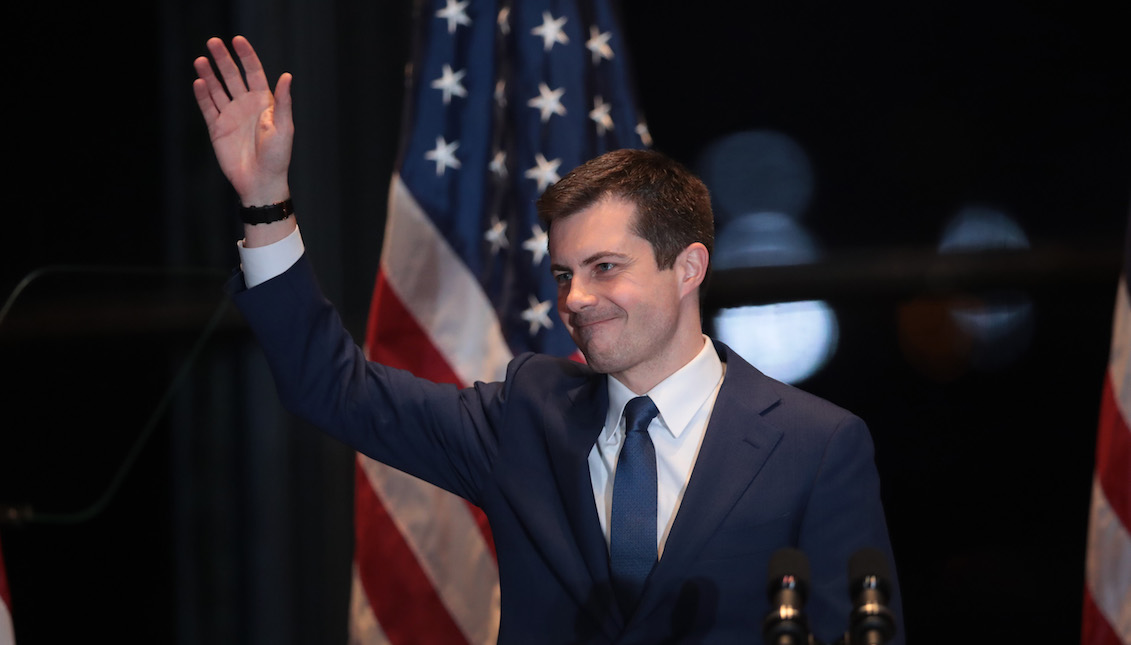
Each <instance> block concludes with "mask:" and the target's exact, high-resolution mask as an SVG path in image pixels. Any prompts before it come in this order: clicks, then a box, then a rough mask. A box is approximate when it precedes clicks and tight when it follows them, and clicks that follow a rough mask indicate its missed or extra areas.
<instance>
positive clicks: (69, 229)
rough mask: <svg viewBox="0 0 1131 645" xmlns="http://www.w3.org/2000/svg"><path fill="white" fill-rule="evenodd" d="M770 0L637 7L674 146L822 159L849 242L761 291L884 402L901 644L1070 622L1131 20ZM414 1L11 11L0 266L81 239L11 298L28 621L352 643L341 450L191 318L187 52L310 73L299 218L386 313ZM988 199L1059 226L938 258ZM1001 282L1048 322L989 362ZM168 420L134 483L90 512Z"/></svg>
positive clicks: (754, 285)
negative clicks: (774, 138) (803, 318)
mask: <svg viewBox="0 0 1131 645" xmlns="http://www.w3.org/2000/svg"><path fill="white" fill-rule="evenodd" d="M779 4H780V3H765V4H763V3H742V4H741V5H735V4H734V3H711V2H705V3H685V2H675V1H672V0H659V1H656V0H654V1H651V2H644V1H642V0H631V1H626V2H622V3H621V7H622V11H623V15H624V17H623V20H622V26H623V28H624V30H625V38H626V40H627V43H628V46H629V48H630V49H631V51H630V54H631V56H632V59H633V63H634V67H635V69H636V70H637V84H638V88H639V102H640V107H641V109H642V110H643V112H644V113H645V115H646V117H647V118H648V121H649V125H650V128H651V133H652V136H653V138H654V141H655V146H656V147H657V148H659V149H661V150H663V151H665V152H667V153H669V154H671V155H673V156H675V157H676V158H678V159H680V160H682V161H685V162H686V163H688V164H689V165H692V166H694V165H695V164H696V163H697V160H698V159H699V158H700V155H701V154H702V152H703V150H704V148H705V147H706V146H707V145H708V144H709V143H710V142H712V141H714V140H716V139H717V138H718V137H720V136H723V135H726V134H729V133H733V132H738V131H744V130H751V129H760V130H774V131H778V132H783V133H786V134H788V135H789V136H790V137H792V138H793V139H794V140H795V141H797V142H798V143H799V144H800V145H801V147H802V148H803V149H804V150H805V152H806V153H807V154H808V155H809V158H810V159H811V162H812V164H813V172H814V177H815V185H816V191H815V194H814V197H813V200H812V202H811V203H810V204H809V206H808V208H807V210H806V213H805V222H806V226H807V227H808V230H809V231H810V233H811V234H812V235H813V236H814V238H815V239H816V240H817V241H818V242H819V244H820V246H821V247H822V248H823V249H824V250H825V251H826V252H827V256H826V260H825V261H824V262H823V263H819V264H817V265H815V266H811V267H808V268H807V269H803V270H802V269H799V270H798V271H793V272H784V273H780V272H779V273H772V274H766V273H763V274H759V275H761V276H762V277H761V278H758V277H757V276H755V277H754V278H752V281H746V282H743V285H744V287H743V288H744V289H746V291H745V294H746V295H744V296H739V298H740V299H741V298H748V299H750V300H752V301H757V300H758V299H759V298H764V297H765V295H764V293H765V291H766V290H767V289H777V290H778V291H776V292H775V294H776V296H778V297H786V298H808V297H813V296H814V295H816V296H819V297H822V298H825V299H827V300H828V301H829V303H830V304H831V305H832V306H833V307H834V309H835V311H836V313H837V316H838V320H839V322H840V338H841V342H840V346H839V349H838V351H837V353H836V354H835V356H834V357H833V358H832V360H831V361H830V363H829V364H828V365H827V366H826V368H825V369H824V370H823V371H822V372H820V373H819V374H817V375H816V376H814V377H813V378H811V379H810V380H809V381H807V382H806V383H804V384H803V387H805V388H806V389H809V390H812V391H814V392H816V393H818V394H820V395H822V396H825V397H827V398H830V399H832V400H833V401H836V402H837V403H839V404H841V405H843V406H845V407H847V408H849V409H851V410H853V411H854V412H857V413H858V414H860V415H861V416H862V417H864V419H865V420H867V421H868V423H869V425H870V427H871V428H872V431H873V434H874V436H875V439H876V445H877V462H878V464H879V467H880V470H881V477H882V479H883V485H884V495H885V503H886V505H887V511H888V517H889V523H890V527H891V532H892V538H893V543H894V548H895V553H896V558H897V566H898V568H899V574H900V578H901V582H902V585H903V590H904V597H905V600H904V603H905V613H906V616H905V617H906V622H907V624H906V625H905V627H906V630H907V632H908V634H909V636H910V638H911V642H913V643H944V642H952V641H955V640H957V639H958V638H959V636H960V635H961V636H962V637H964V640H967V641H968V642H1000V641H1002V640H1005V639H1006V638H1008V639H1010V640H1014V641H1017V642H1041V643H1064V642H1072V641H1073V640H1074V639H1077V634H1078V630H1079V614H1080V600H1081V596H1082V587H1083V573H1082V572H1083V557H1084V539H1085V529H1086V523H1087V508H1088V501H1089V494H1090V486H1091V467H1092V453H1093V450H1094V437H1095V429H1096V423H1097V418H1098V408H1099V395H1100V391H1101V384H1102V379H1103V374H1104V368H1105V365H1106V361H1107V351H1108V346H1109V342H1110V329H1111V313H1112V305H1113V297H1114V293H1115V288H1116V280H1117V277H1118V276H1117V272H1118V262H1119V260H1120V257H1121V254H1122V249H1123V241H1122V240H1123V234H1124V230H1125V227H1126V226H1127V222H1128V214H1129V208H1128V197H1129V194H1131V120H1129V119H1128V115H1129V114H1131V74H1129V73H1128V72H1129V69H1128V67H1129V66H1128V61H1131V55H1129V52H1128V46H1127V42H1128V39H1127V37H1126V33H1125V32H1126V29H1125V22H1121V21H1120V20H1119V19H1117V16H1116V15H1115V13H1114V10H1106V9H1105V10H1101V9H1098V8H1095V7H1089V6H1087V5H1085V4H1083V3H1067V2H1065V3H1052V2H1047V3H1019V2H1005V1H1002V0H995V1H993V2H970V1H965V0H959V1H951V2H931V3H922V4H919V5H918V6H914V7H912V6H908V5H907V4H905V3H895V2H881V3H876V4H872V5H870V6H867V7H858V6H851V5H849V4H846V3H834V2H818V3H805V4H796V3H795V4H793V5H790V6H788V7H783V6H778V5H779ZM410 15H411V7H410V3H409V2H407V0H398V1H396V2H372V3H357V2H322V3H316V2H313V1H311V0H306V1H303V0H294V1H292V2H287V3H281V2H273V1H268V0H262V1H258V2H253V1H245V2H218V1H214V2H192V3H188V2H163V3H133V4H131V3H120V4H112V5H107V6H101V5H99V6H93V5H87V4H84V5H76V6H73V7H71V6H66V5H64V6H59V5H46V4H42V5H36V6H21V7H20V8H18V9H15V10H14V12H12V15H11V17H10V18H9V20H8V24H9V25H10V26H9V31H10V32H12V33H11V34H10V36H9V39H10V42H11V43H12V47H11V48H10V50H9V52H8V56H7V57H6V58H7V60H6V63H7V64H6V66H5V67H6V70H5V96H6V98H7V103H8V107H9V109H8V114H9V117H8V119H7V132H6V134H7V137H6V140H7V141H8V144H9V145H8V146H6V151H7V153H8V157H9V159H10V164H9V165H10V168H9V170H7V171H6V176H7V181H6V182H5V187H6V193H7V195H8V196H9V200H8V204H7V212H8V214H7V216H6V218H5V220H6V222H5V227H4V231H5V232H4V234H3V235H0V293H3V294H5V295H6V294H7V293H9V292H10V291H11V290H12V289H14V288H16V287H17V284H18V283H19V281H20V280H21V278H23V277H24V276H25V275H27V274H28V273H29V272H31V271H33V270H35V269H37V268H39V267H44V266H57V265H68V266H69V267H70V268H67V269H60V270H58V271H56V272H53V273H50V274H49V275H45V276H44V277H42V278H38V279H36V280H35V281H33V283H32V284H31V286H29V287H28V289H27V290H26V291H25V292H24V294H23V295H22V296H21V298H20V301H19V302H18V303H17V307H15V308H13V310H12V312H11V314H10V316H9V317H8V319H7V320H5V321H4V322H3V323H2V325H0V378H2V379H3V388H2V390H0V391H2V392H3V395H2V398H0V415H2V416H0V503H11V504H32V505H33V506H34V511H35V512H36V513H37V514H38V515H37V517H38V518H39V521H31V522H24V523H22V524H17V525H11V524H8V525H3V526H0V539H2V540H3V552H4V558H5V562H6V565H7V568H8V576H9V581H10V584H11V589H12V595H13V614H14V615H13V618H14V622H15V628H16V637H17V642H19V643H21V645H32V644H35V643H59V642H68V641H72V640H77V639H80V638H85V637H87V636H89V635H104V636H107V637H110V638H112V639H113V640H115V641H118V642H146V643H149V642H180V643H198V642H207V643H260V642H263V643H266V642H271V643H289V642H296V643H300V642H301V643H306V642H329V643H336V642H343V641H344V640H345V628H346V613H347V599H348V592H349V590H348V584H349V566H350V555H351V552H352V534H351V519H350V513H351V508H352V507H351V504H352V501H351V490H352V481H353V479H352V461H351V453H350V452H349V451H348V450H346V449H344V448H343V447H342V446H339V445H337V444H335V443H333V442H332V441H329V440H327V439H325V438H323V437H322V436H321V435H319V434H318V433H317V432H315V431H313V430H312V429H310V428H306V427H302V426H301V424H299V423H297V422H295V421H294V420H293V419H291V418H290V417H288V416H287V415H286V414H285V413H284V412H282V411H281V410H280V409H279V406H278V402H277V400H276V399H275V396H274V392H273V389H272V385H271V381H270V377H269V376H268V375H267V374H266V371H265V367H264V365H263V363H262V359H261V357H260V356H259V354H258V350H257V349H256V348H255V346H254V344H253V343H252V342H250V340H249V338H248V337H247V334H246V331H245V330H244V329H243V327H242V325H241V323H240V321H239V319H238V318H237V317H235V316H234V315H233V314H231V313H230V312H228V313H226V314H224V315H222V317H221V318H220V319H219V322H218V324H217V325H216V327H215V328H214V330H213V331H212V332H211V333H210V335H209V336H208V337H207V342H205V343H204V344H203V346H201V347H197V342H198V339H199V338H200V336H201V333H202V330H203V329H205V327H206V325H207V321H208V320H209V317H210V316H211V315H212V313H213V311H214V310H215V308H216V307H217V306H219V305H220V304H221V303H222V302H223V297H222V295H221V285H222V283H223V281H224V279H225V276H226V275H227V274H228V272H229V271H230V269H231V267H233V266H234V265H235V263H236V262H237V258H236V252H235V248H234V241H235V240H236V239H237V238H238V235H239V229H238V227H237V226H236V224H235V211H234V195H233V194H232V193H231V192H230V189H228V188H227V187H226V185H225V184H224V180H223V178H222V177H221V175H220V173H219V171H218V169H217V168H216V165H215V162H214V160H213V159H212V157H211V152H210V150H209V148H208V141H207V134H206V132H205V130H204V127H203V124H202V122H201V120H200V118H199V114H198V113H197V111H196V107H195V104H194V102H193V99H192V94H191V82H192V78H193V71H192V67H191V61H192V59H193V58H195V57H196V56H197V55H200V54H201V53H203V49H204V48H203V43H204V41H205V39H206V38H207V37H209V36H212V35H221V36H224V37H225V38H227V37H230V36H231V35H233V34H235V33H243V34H245V35H247V36H249V38H251V40H252V42H253V43H255V45H256V46H257V49H258V50H259V52H260V55H261V58H262V59H263V61H264V64H265V65H266V67H267V68H268V70H269V73H270V74H271V75H272V76H277V74H278V73H280V72H282V71H284V70H288V71H291V72H293V73H294V74H295V77H296V81H295V89H294V92H295V100H296V120H297V124H298V125H297V127H298V138H297V140H296V151H295V162H294V165H293V172H292V183H293V189H294V194H295V198H296V202H298V203H299V204H301V205H302V206H301V211H302V213H303V232H304V238H305V239H306V242H307V245H308V248H309V250H310V253H311V255H312V258H313V260H314V262H315V265H316V266H317V267H318V270H319V275H320V277H321V279H322V282H323V285H324V286H325V287H326V290H327V292H328V294H329V295H330V297H331V299H333V300H334V301H335V302H336V303H338V305H339V306H340V307H341V309H342V311H343V313H344V315H345V318H346V321H347V324H348V325H349V326H350V327H351V329H353V330H354V331H355V333H358V334H360V333H361V330H362V329H363V325H364V320H365V315H366V312H367V308H368V304H369V296H370V291H371V289H372V285H373V278H374V276H375V274H376V268H377V261H378V253H379V249H380V243H381V234H382V228H383V217H384V205H385V195H386V191H387V187H388V177H389V176H390V173H391V171H392V163H393V158H394V155H395V151H396V138H397V129H398V125H399V119H400V105H401V99H402V97H401V82H402V78H403V64H404V61H405V59H406V56H407V52H408V49H409V43H408V41H407V38H408V35H407V32H408V25H409V19H410ZM968 203H980V204H988V205H991V206H993V207H995V208H998V209H1001V210H1002V211H1004V212H1007V213H1009V214H1010V215H1011V216H1012V217H1013V218H1014V219H1015V220H1016V221H1017V222H1018V223H1019V224H1020V225H1021V227H1022V228H1023V229H1024V230H1025V232H1026V234H1027V235H1028V237H1029V240H1030V242H1031V243H1032V250H1031V251H1030V252H1023V253H1020V254H1017V255H1013V256H1009V257H1007V258H1004V259H1002V260H1001V262H1000V263H996V264H995V263H989V264H985V263H982V264H979V263H977V262H974V261H971V262H967V263H965V264H963V263H961V262H960V263H959V264H957V265H953V266H952V265H948V266H952V268H954V269H955V270H954V272H953V273H950V274H947V275H949V276H951V278H952V279H950V280H947V281H944V282H943V283H940V282H939V281H937V280H932V279H928V278H929V276H930V275H937V274H933V273H930V271H926V272H924V271H923V270H922V269H923V267H928V268H929V267H937V266H938V265H937V262H936V259H934V258H933V253H932V251H931V249H933V248H934V246H935V245H936V244H937V243H938V240H939V235H940V232H941V231H942V229H943V228H944V226H945V225H946V222H947V221H948V219H949V218H950V216H951V215H952V214H953V213H954V212H955V211H956V210H957V209H958V208H960V207H961V206H962V205H964V204H968ZM892 258H898V259H899V261H893V260H892ZM865 260H870V261H871V263H870V264H869V263H868V262H865ZM90 267H98V270H92V269H91V268H90ZM143 269H144V270H143ZM855 270H859V271H860V273H859V274H855V273H851V271H855ZM845 275H850V276H851V275H860V276H863V277H861V278H859V279H853V280H838V278H842V277H843V276H845ZM924 276H927V277H924ZM716 284H722V281H719V282H717V283H716ZM719 288H720V290H721V288H722V287H721V286H720V287H719ZM782 290H784V291H785V292H786V293H785V295H784V296H782V294H781V292H782ZM794 292H796V293H794ZM1003 292H1004V293H1008V294H1009V297H1010V298H1013V299H1015V300H1014V301H1016V299H1018V298H1020V299H1021V300H1023V301H1025V302H1028V303H1029V304H1030V306H1031V318H1030V319H1029V323H1028V324H1027V326H1026V327H1025V328H1024V330H1023V331H1024V335H1023V339H1022V342H1021V344H1022V346H1023V349H1024V351H1022V352H1020V353H1019V354H1018V355H1016V356H1015V357H1014V358H1012V359H1011V360H1009V361H1006V362H1005V363H1004V364H1002V365H998V366H996V367H994V368H993V369H988V368H985V367H979V365H982V364H983V363H984V362H980V361H979V360H978V352H979V351H980V348H979V347H978V346H977V344H976V343H975V344H971V343H970V342H969V339H964V338H963V337H962V335H961V333H959V332H958V331H956V329H955V328H954V325H953V323H952V322H950V318H949V316H948V313H947V312H948V309H949V308H950V307H953V306H954V305H955V304H957V303H964V304H970V303H974V304H975V305H978V303H982V304H985V303H988V302H992V301H993V300H992V299H993V298H994V297H995V295H996V294H1001V293H1003ZM711 295H712V298H714V299H715V300H714V301H715V302H720V301H721V299H724V298H725V297H729V298H733V297H734V296H727V295H725V294H723V293H721V291H720V292H713V293H712V294H711ZM981 349H984V348H981ZM189 361H191V363H189ZM186 364H188V365H189V367H190V369H188V371H187V372H186V374H187V376H185V377H184V378H183V379H182V380H178V376H177V375H178V374H179V373H180V371H181V370H182V369H184V368H185V366H186ZM174 384H176V385H178V386H179V387H178V388H177V390H176V392H177V393H176V395H175V396H173V397H172V398H171V399H169V401H168V405H167V407H162V401H163V399H162V397H163V396H164V394H165V392H166V391H167V389H168V388H169V387H170V386H171V385H174ZM147 424H149V425H148V426H147ZM147 427H149V428H151V431H150V434H149V435H148V440H147V441H146V442H145V444H144V448H143V449H142V450H141V452H140V453H138V455H137V459H136V461H135V462H134V466H133V468H132V469H130V470H129V471H128V473H127V474H126V475H125V477H124V479H122V481H121V487H120V488H118V489H116V494H115V495H114V496H113V498H112V499H111V500H110V502H109V503H108V504H107V505H105V507H104V508H103V509H102V510H101V511H98V512H92V514H91V515H92V516H91V517H89V518H84V517H82V516H75V513H76V512H78V511H81V510H82V509H88V508H90V505H91V504H93V503H95V501H96V500H97V499H99V496H100V495H101V494H102V493H103V491H105V490H106V487H107V486H108V485H110V483H111V482H112V481H113V478H114V474H115V473H116V472H117V471H118V468H119V465H120V464H121V463H122V462H123V460H125V459H126V458H127V455H128V454H129V450H130V447H131V446H132V445H134V442H135V440H136V438H137V437H138V436H139V433H141V432H143V429H144V428H147ZM96 510H97V509H96ZM756 582H757V584H761V582H760V581H756Z"/></svg>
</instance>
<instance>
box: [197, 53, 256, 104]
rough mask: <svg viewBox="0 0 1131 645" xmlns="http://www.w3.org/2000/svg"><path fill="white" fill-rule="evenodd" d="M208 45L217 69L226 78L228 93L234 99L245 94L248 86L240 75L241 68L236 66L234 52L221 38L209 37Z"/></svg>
mask: <svg viewBox="0 0 1131 645" xmlns="http://www.w3.org/2000/svg"><path fill="white" fill-rule="evenodd" d="M207 45H208V51H209V52H210V53H211V54H212V60H213V62H215V63H216V69H217V70H219V72H220V77H221V78H223V79H224V85H225V86H226V87H227V88H228V94H229V95H231V97H232V99H233V100H234V99H235V98H236V97H237V96H240V95H241V94H245V93H246V92H247V86H246V85H244V82H243V77H242V76H241V75H240V68H238V67H236V61H234V60H232V54H231V53H230V52H229V51H228V48H227V47H225V46H224V41H222V40H220V39H219V38H209V39H208V43H207Z"/></svg>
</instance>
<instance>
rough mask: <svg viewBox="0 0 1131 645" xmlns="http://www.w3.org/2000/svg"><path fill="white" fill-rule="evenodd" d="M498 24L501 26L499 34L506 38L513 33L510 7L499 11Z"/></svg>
mask: <svg viewBox="0 0 1131 645" xmlns="http://www.w3.org/2000/svg"><path fill="white" fill-rule="evenodd" d="M498 24H499V33H501V34H503V35H504V36H506V35H507V34H509V33H511V8H510V7H503V8H502V9H499V18H498Z"/></svg>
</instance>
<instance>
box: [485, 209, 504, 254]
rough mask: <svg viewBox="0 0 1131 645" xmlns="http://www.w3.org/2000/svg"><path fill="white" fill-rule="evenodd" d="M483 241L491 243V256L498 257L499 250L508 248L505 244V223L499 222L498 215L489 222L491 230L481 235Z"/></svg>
mask: <svg viewBox="0 0 1131 645" xmlns="http://www.w3.org/2000/svg"><path fill="white" fill-rule="evenodd" d="M483 239H485V240H487V241H488V242H490V243H491V255H498V253H499V250H500V249H505V248H507V247H509V246H510V243H509V242H507V223H506V222H504V221H502V220H500V219H499V217H498V215H496V216H495V217H494V219H493V220H492V221H491V228H489V229H487V232H486V233H485V234H484V235H483Z"/></svg>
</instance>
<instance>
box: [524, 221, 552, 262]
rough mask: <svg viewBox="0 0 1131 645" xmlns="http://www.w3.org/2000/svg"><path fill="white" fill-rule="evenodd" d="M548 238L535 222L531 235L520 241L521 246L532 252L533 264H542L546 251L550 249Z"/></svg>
mask: <svg viewBox="0 0 1131 645" xmlns="http://www.w3.org/2000/svg"><path fill="white" fill-rule="evenodd" d="M549 244H550V238H549V236H548V235H546V232H545V231H543V230H542V227H541V226H539V225H537V224H535V225H534V227H533V228H532V229H531V237H530V239H528V240H526V241H525V242H523V243H522V248H524V249H526V250H527V251H530V252H531V253H533V254H534V266H538V265H540V264H542V260H543V259H544V258H545V257H546V253H548V252H549V250H550V246H549Z"/></svg>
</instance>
